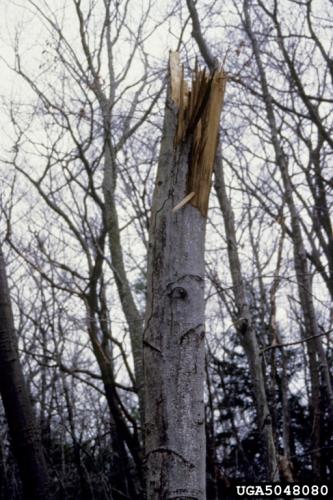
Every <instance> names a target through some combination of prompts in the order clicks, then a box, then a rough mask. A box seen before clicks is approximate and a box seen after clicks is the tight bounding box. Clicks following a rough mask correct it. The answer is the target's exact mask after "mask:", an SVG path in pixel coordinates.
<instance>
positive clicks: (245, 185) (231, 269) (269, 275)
mask: <svg viewBox="0 0 333 500" xmlns="http://www.w3.org/2000/svg"><path fill="white" fill-rule="evenodd" d="M0 5H1V7H2V14H3V16H2V20H1V46H2V49H1V57H0V65H1V73H2V82H1V83H0V93H1V136H2V139H1V146H0V216H1V219H0V237H1V248H2V254H3V257H1V268H2V271H1V272H3V271H4V267H6V272H7V276H8V284H9V292H10V298H11V303H12V308H13V314H14V324H15V330H16V334H17V339H18V346H19V358H20V362H21V365H22V367H23V372H24V376H25V379H26V382H27V385H28V389H29V393H30V399H31V402H32V405H33V408H34V412H35V415H36V419H37V423H38V428H39V429H40V433H41V440H42V446H43V447H44V450H45V455H46V463H47V469H48V471H49V474H50V477H51V483H52V489H53V490H54V492H55V493H56V495H57V497H58V498H63V499H79V498H82V499H110V498H113V499H125V498H128V499H141V498H144V493H143V474H144V465H145V464H144V459H143V449H142V435H141V430H142V429H141V427H142V426H141V420H140V418H142V414H140V408H141V412H142V406H141V407H140V401H142V398H143V395H142V394H143V368H142V335H143V329H144V314H145V302H146V269H147V248H148V238H149V237H148V234H149V224H150V208H151V205H152V193H153V189H154V184H155V175H156V166H157V162H158V156H159V148H160V142H161V131H162V123H163V116H164V104H165V95H166V86H167V66H168V54H169V49H172V50H179V52H180V54H181V59H182V61H183V62H184V67H185V72H186V76H187V78H189V79H190V77H191V75H190V72H189V71H188V68H194V67H195V61H196V59H197V61H198V64H199V66H203V65H205V66H206V67H208V68H209V69H210V70H213V69H214V67H215V66H216V64H217V61H218V62H219V63H220V64H222V65H223V68H224V70H225V71H226V73H227V75H228V82H227V87H226V94H225V100H224V108H223V112H222V119H221V125H220V134H219V136H220V144H219V146H218V149H217V157H216V162H215V170H214V178H213V186H212V192H211V196H210V205H209V211H208V220H207V230H206V253H205V260H206V277H205V303H206V340H205V343H206V358H205V375H206V381H205V382H206V383H205V429H206V440H207V445H206V453H207V458H206V466H207V475H206V482H207V498H208V499H211V500H215V499H218V498H222V490H223V488H224V487H225V485H227V484H228V482H229V481H230V480H234V479H246V480H247V481H263V480H279V479H286V480H289V481H293V480H297V481H302V480H306V481H309V480H314V481H317V482H319V483H320V482H322V481H325V480H327V479H329V478H330V477H332V476H333V437H332V429H333V387H332V356H333V345H332V333H333V307H332V297H333V228H332V219H331V216H332V209H333V167H332V152H333V135H332V128H333V122H332V114H333V109H332V102H333V93H332V83H333V53H332V21H333V20H332V12H333V9H332V1H331V0H303V1H300V0H255V1H254V0H253V1H252V0H243V1H237V0H214V1H205V0H198V1H197V2H194V1H192V0H186V1H185V0H182V1H180V2H173V1H172V0H170V1H168V0H165V1H163V2H158V1H153V0H120V1H116V0H56V1H54V2H46V1H44V0H24V2H20V3H18V4H16V3H15V2H10V1H8V0H1V2H0ZM0 284H1V285H2V286H3V280H2V279H1V280H0ZM1 293H4V292H3V291H2V292H1ZM1 300H3V299H1ZM1 319H2V317H1ZM1 335H2V333H1ZM2 336H3V335H2ZM5 342H6V340H5V339H4V338H1V339H0V344H1V345H0V347H1V349H4V350H6V344H5ZM1 359H2V358H1V356H0V364H1ZM2 372H3V368H1V366H0V374H1V373H2ZM3 390H4V388H3V387H2V388H1V391H2V393H3ZM0 418H1V427H0V498H2V499H19V498H21V495H22V486H21V482H20V479H19V477H20V476H19V473H18V469H17V465H16V462H15V459H14V458H13V454H12V449H11V446H10V443H11V441H10V437H9V430H8V420H7V419H6V417H5V413H4V410H3V409H1V411H0ZM13 418H14V417H13ZM14 427H15V425H14Z"/></svg>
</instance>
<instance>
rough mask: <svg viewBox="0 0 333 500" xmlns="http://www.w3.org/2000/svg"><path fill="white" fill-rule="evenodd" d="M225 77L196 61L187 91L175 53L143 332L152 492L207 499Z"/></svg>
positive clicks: (152, 494) (152, 496) (155, 201)
mask: <svg viewBox="0 0 333 500" xmlns="http://www.w3.org/2000/svg"><path fill="white" fill-rule="evenodd" d="M224 85H225V77H224V73H223V72H222V71H219V72H216V73H215V74H214V75H213V76H209V77H207V76H206V75H205V72H204V71H199V70H198V69H197V68H196V70H195V74H194V80H193V82H192V91H191V92H189V91H188V89H187V85H186V82H184V79H183V71H182V69H181V67H180V65H179V58H178V54H177V53H171V54H170V85H169V89H168V95H167V103H166V108H165V118H164V126H163V135H162V144H161V152H160V159H159V165H158V173H157V179H156V187H155V192H154V199H153V206H152V219H151V230H150V243H149V254H148V296H147V310H146V324H145V332H144V340H143V348H144V371H145V446H146V450H145V452H146V465H147V477H146V480H147V497H148V500H152V499H161V498H169V499H171V498H173V499H176V498H195V499H197V500H203V499H205V498H206V494H205V482H206V477H205V415H204V400H203V387H204V377H205V370H204V363H205V358H204V337H205V325H204V322H205V318H204V272H205V262H204V247H205V227H206V214H207V208H208V196H209V191H210V184H211V175H212V168H213V162H214V156H215V150H216V143H217V131H218V126H219V116H220V111H221V107H222V100H223V94H224Z"/></svg>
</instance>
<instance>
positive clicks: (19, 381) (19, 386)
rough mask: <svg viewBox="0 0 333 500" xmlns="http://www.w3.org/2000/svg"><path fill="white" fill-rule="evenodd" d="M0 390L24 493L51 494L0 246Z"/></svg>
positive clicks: (46, 496) (33, 496)
mask: <svg viewBox="0 0 333 500" xmlns="http://www.w3.org/2000/svg"><path fill="white" fill-rule="evenodd" d="M0 391H1V397H2V401H3V405H4V408H5V412H6V417H7V421H8V426H9V431H10V437H11V443H12V446H13V452H14V456H15V458H16V460H17V463H18V466H19V470H20V474H21V479H22V484H23V491H24V497H25V498H26V499H27V500H35V499H36V500H37V499H41V500H47V499H49V498H51V493H50V485H49V477H48V471H47V467H46V463H45V458H44V454H43V449H42V444H41V439H40V436H39V433H38V430H37V427H36V422H35V417H34V414H33V410H32V406H31V401H30V398H29V393H28V390H27V387H26V385H25V381H24V376H23V372H22V368H21V365H20V361H19V356H18V349H17V340H16V335H15V329H14V320H13V314H12V309H11V303H10V296H9V289H8V283H7V276H6V269H5V261H4V257H3V254H2V250H1V249H0Z"/></svg>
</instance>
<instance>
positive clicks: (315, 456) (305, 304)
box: [244, 0, 333, 480]
mask: <svg viewBox="0 0 333 500" xmlns="http://www.w3.org/2000/svg"><path fill="white" fill-rule="evenodd" d="M244 28H245V30H246V32H247V35H248V37H249V39H250V41H251V44H252V48H253V52H254V57H255V60H256V63H257V67H258V71H259V78H260V84H261V90H262V95H263V100H264V103H265V107H266V114H267V119H268V122H269V126H270V132H271V140H272V145H273V148H274V152H275V161H276V164H277V165H278V167H279V169H280V172H281V177H282V181H283V186H284V190H285V200H286V202H287V205H288V209H289V214H290V221H291V227H292V232H293V236H292V242H293V251H294V266H295V271H296V280H297V287H298V293H299V298H300V303H301V309H302V314H303V321H304V328H302V329H301V330H302V332H304V337H305V338H309V340H308V342H307V351H308V356H309V368H310V369H309V372H310V381H311V401H310V407H311V413H312V422H313V424H312V435H311V438H312V448H313V453H312V468H313V474H314V477H315V479H316V480H319V479H320V477H321V466H320V447H321V439H320V421H321V413H322V410H321V402H320V399H321V398H320V390H321V386H322V387H323V388H324V390H325V392H326V395H327V400H328V409H329V412H330V416H332V414H333V413H332V412H333V388H332V383H331V375H330V373H329V369H328V364H327V358H326V353H325V351H324V349H323V346H322V342H321V338H319V337H318V335H319V329H318V324H317V319H316V314H315V308H314V303H313V298H312V286H311V285H312V284H311V278H310V273H309V269H308V262H307V257H306V250H305V246H304V242H303V236H302V231H301V226H300V222H299V215H298V211H297V207H296V204H295V201H294V196H293V185H292V182H291V178H290V175H289V172H288V158H287V156H286V154H285V153H284V151H283V148H282V146H281V143H280V140H279V138H278V127H277V123H276V119H275V113H274V108H273V104H272V98H271V95H270V93H269V87H268V81H267V78H266V72H265V69H264V66H263V64H262V60H261V54H260V48H259V45H258V42H257V39H256V37H255V35H254V32H253V31H252V24H251V17H250V12H249V3H248V0H244ZM311 337H312V338H311ZM313 337H314V338H313ZM320 374H322V381H321V380H320V378H321V377H320Z"/></svg>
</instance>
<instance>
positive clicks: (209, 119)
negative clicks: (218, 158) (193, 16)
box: [169, 52, 227, 217]
mask: <svg viewBox="0 0 333 500" xmlns="http://www.w3.org/2000/svg"><path fill="white" fill-rule="evenodd" d="M169 68H170V82H171V98H172V100H173V102H174V103H175V104H176V106H177V108H178V121H177V129H176V134H175V146H176V147H177V146H178V145H179V144H181V143H182V142H185V141H191V149H190V155H189V165H188V178H187V193H186V197H185V198H184V200H185V199H186V198H187V197H188V198H187V199H186V202H188V203H191V205H193V206H194V207H196V208H198V209H199V210H200V212H201V214H202V215H203V216H204V217H206V216H207V211H208V199H209V193H210V188H211V184H212V174H213V168H214V160H215V154H216V147H217V142H218V130H219V122H220V115H221V111H222V106H223V98H224V92H225V84H226V80H227V77H226V74H225V72H224V71H223V69H216V70H215V71H214V72H213V73H212V74H209V73H207V72H206V69H199V68H198V65H197V63H196V64H195V69H194V71H193V76H192V85H191V88H189V85H188V83H187V82H186V81H185V79H184V67H183V66H182V65H181V64H180V59H179V53H178V52H170V58H169ZM184 200H183V201H184ZM186 202H185V203H186ZM185 203H183V204H182V202H181V203H180V204H179V205H180V206H183V205H184V204H185ZM177 208H178V206H177ZM179 208H180V207H179Z"/></svg>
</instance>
